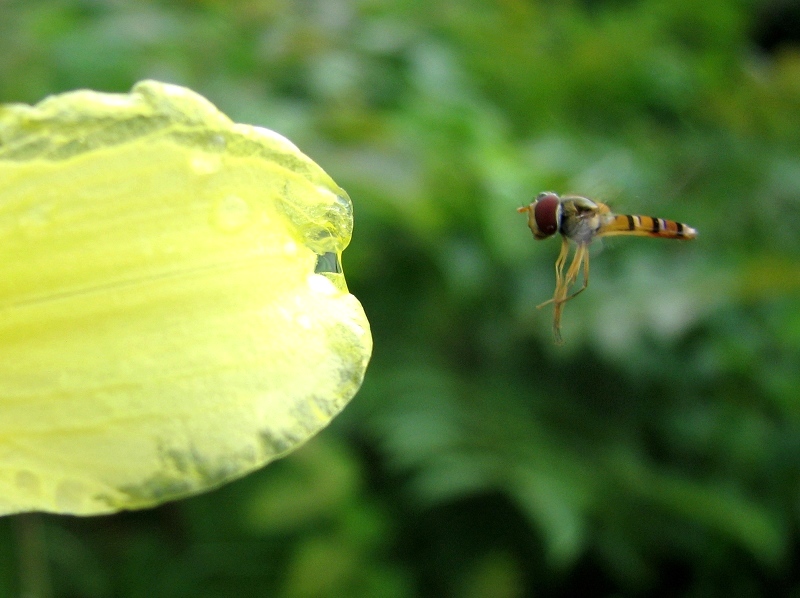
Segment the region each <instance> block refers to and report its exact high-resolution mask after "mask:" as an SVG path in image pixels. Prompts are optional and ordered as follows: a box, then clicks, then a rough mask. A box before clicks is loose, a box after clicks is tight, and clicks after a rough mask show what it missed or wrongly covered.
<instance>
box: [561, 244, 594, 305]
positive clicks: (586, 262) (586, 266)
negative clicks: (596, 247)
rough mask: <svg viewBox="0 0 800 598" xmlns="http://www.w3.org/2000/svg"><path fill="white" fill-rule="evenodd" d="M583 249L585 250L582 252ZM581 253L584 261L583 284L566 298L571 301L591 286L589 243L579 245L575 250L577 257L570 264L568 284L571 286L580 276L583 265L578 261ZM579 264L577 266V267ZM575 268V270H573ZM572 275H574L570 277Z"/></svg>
mask: <svg viewBox="0 0 800 598" xmlns="http://www.w3.org/2000/svg"><path fill="white" fill-rule="evenodd" d="M581 250H583V252H582V254H581ZM579 255H580V257H581V260H582V261H583V286H582V287H581V288H579V289H578V290H577V291H575V292H574V293H572V295H570V296H569V297H567V298H566V299H564V301H569V300H570V299H572V298H573V297H575V296H576V295H579V294H580V293H582V292H583V291H585V290H586V287H588V286H589V248H588V246H587V245H579V246H578V248H577V249H576V250H575V259H574V260H573V261H572V264H571V265H570V268H569V272H567V283H568V284H567V286H571V285H572V283H573V282H575V279H576V278H577V277H578V269H579V268H580V267H581V265H580V262H579V261H578V256H579ZM576 264H577V268H576V267H575V266H576ZM573 268H574V272H573ZM570 275H572V276H571V277H570Z"/></svg>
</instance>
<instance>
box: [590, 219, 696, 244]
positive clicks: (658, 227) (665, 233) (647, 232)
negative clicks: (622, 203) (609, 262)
mask: <svg viewBox="0 0 800 598" xmlns="http://www.w3.org/2000/svg"><path fill="white" fill-rule="evenodd" d="M597 235H598V236H601V235H603V236H611V235H638V236H642V237H661V238H662V239H694V238H695V237H696V236H697V231H696V230H695V229H693V228H692V227H691V226H688V225H686V224H682V223H680V222H675V221H674V220H666V219H664V218H652V217H650V216H634V215H630V214H619V215H615V216H614V219H613V220H611V221H610V222H609V223H608V224H605V225H603V226H601V227H600V230H598V231H597Z"/></svg>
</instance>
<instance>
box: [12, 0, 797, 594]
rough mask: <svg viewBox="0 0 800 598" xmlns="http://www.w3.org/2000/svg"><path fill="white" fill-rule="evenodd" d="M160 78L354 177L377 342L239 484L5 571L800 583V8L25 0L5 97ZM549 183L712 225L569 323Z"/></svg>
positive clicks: (631, 208) (505, 582)
mask: <svg viewBox="0 0 800 598" xmlns="http://www.w3.org/2000/svg"><path fill="white" fill-rule="evenodd" d="M143 78H157V79H161V80H166V81H170V82H174V83H179V84H183V85H187V86H189V87H191V88H193V89H195V90H197V91H198V92H200V93H202V94H203V95H205V96H206V97H208V98H209V99H211V100H212V101H213V102H214V103H215V104H217V106H219V107H220V108H221V109H222V110H223V111H224V112H226V113H227V114H228V115H229V116H231V118H233V119H234V120H237V121H240V122H248V123H254V124H260V125H264V126H267V127H269V128H272V129H275V130H277V131H279V132H281V133H283V134H284V135H286V136H287V137H289V138H290V139H292V140H293V141H294V142H295V143H296V144H297V145H298V146H299V147H300V148H301V149H302V150H303V151H305V152H306V153H307V154H309V155H310V156H311V157H312V158H313V159H315V160H316V161H317V162H318V163H319V164H320V165H322V166H323V168H325V169H326V170H327V171H328V172H329V173H330V174H331V175H332V176H333V178H334V179H335V180H336V181H337V182H338V183H339V184H340V185H342V186H343V187H344V188H346V189H347V190H348V191H349V193H350V195H351V196H352V198H353V200H354V204H355V209H356V230H355V236H354V240H353V243H352V245H351V247H350V248H349V249H348V250H347V252H346V253H345V255H344V260H345V263H344V267H345V273H346V275H347V277H348V282H349V286H350V288H351V290H352V291H353V292H354V294H356V295H357V296H358V297H359V299H360V300H361V302H362V303H363V304H364V306H365V309H366V311H367V314H368V316H369V317H370V321H371V323H372V327H373V334H374V338H375V354H374V358H373V362H372V364H371V366H370V369H369V371H368V373H367V378H366V381H365V383H364V386H363V388H362V390H361V392H360V393H359V395H358V396H357V397H356V399H355V400H354V401H353V403H352V404H351V405H350V406H349V407H348V409H347V410H346V411H345V413H344V414H343V415H342V416H340V418H338V419H337V420H336V421H335V422H334V424H333V425H332V427H331V428H330V429H329V430H327V431H325V432H324V433H323V434H321V436H320V437H318V438H317V439H315V440H313V441H312V442H310V443H309V444H308V446H306V447H305V448H303V449H301V450H300V451H299V452H297V453H296V454H294V455H292V456H290V457H288V458H286V459H284V460H283V461H281V462H279V463H276V464H274V465H271V466H269V467H267V468H266V469H264V470H263V471H261V472H258V473H257V474H254V475H251V476H249V477H247V478H245V479H243V480H241V481H239V482H236V483H233V484H230V485H228V486H226V487H224V488H221V489H219V490H218V491H215V492H213V493H210V494H207V495H204V496H199V497H196V498H193V499H190V500H186V501H182V502H180V503H174V504H170V505H166V506H164V507H161V508H158V509H154V510H151V511H145V512H141V513H131V514H121V515H117V516H113V517H103V518H94V519H70V518H58V517H39V516H33V517H34V519H33V520H31V516H23V517H16V518H5V519H3V520H0V595H16V594H18V593H19V592H21V591H22V590H23V589H24V588H23V586H24V585H25V584H26V581H25V580H26V579H30V578H31V577H32V576H31V574H30V571H28V569H30V568H31V567H35V566H36V558H35V555H36V554H41V552H42V551H44V559H43V560H44V562H45V564H44V566H43V567H42V569H44V568H46V569H47V570H49V586H50V589H51V591H52V595H53V596H59V597H60V596H87V597H100V596H145V595H146V596H149V597H158V596H170V597H176V596H177V597H180V596H287V597H293V598H294V597H298V598H305V597H313V596H320V597H321V596H326V597H327V596H333V597H336V596H342V597H345V596H346V597H357V596H381V597H384V596H386V597H393V596H397V597H401V596H458V597H465V598H473V597H474V598H479V597H484V596H491V597H498V598H502V597H513V596H529V595H552V596H572V595H612V594H617V595H694V596H728V595H737V596H748V595H752V596H763V595H798V592H800V571H798V569H797V565H796V563H797V562H798V560H800V533H798V529H799V528H800V126H798V123H799V122H800V121H798V115H800V8H798V7H797V4H796V3H790V2H781V1H779V0H775V1H768V0H765V1H759V0H707V1H704V2H694V3H693V2H685V1H684V0H644V1H640V2H633V1H630V0H583V1H578V0H572V1H567V2H561V3H551V2H546V1H544V0H540V1H536V0H527V1H525V0H494V1H490V0H485V1H480V0H463V1H456V0H426V1H423V0H234V1H230V0H205V1H200V0H197V1H192V0H183V1H178V2H166V1H162V2H156V1H144V0H141V1H132V2H123V1H121V0H41V1H38V2H28V1H24V0H16V1H15V0H6V1H5V2H1V3H0V101H4V102H7V101H25V102H35V101H38V100H39V99H41V98H42V97H43V96H45V95H47V94H50V93H56V92H61V91H64V90H68V89H74V88H79V87H90V88H95V89H99V90H104V91H126V90H128V89H129V88H130V87H131V85H132V84H133V83H134V82H135V81H137V80H139V79H143ZM544 189H552V190H555V191H557V192H563V193H568V192H571V193H580V194H582V195H587V196H589V197H592V198H596V199H599V200H601V201H606V202H610V203H611V204H612V206H613V207H614V208H615V209H616V210H617V211H621V212H632V213H637V212H639V213H643V214H652V215H656V216H661V217H666V218H673V219H677V220H681V221H683V222H686V223H689V224H690V225H692V226H694V227H696V228H697V229H698V230H699V231H700V237H699V238H698V240H697V241H695V242H692V243H672V242H661V241H653V240H642V239H631V240H627V239H624V240H619V241H611V242H607V243H605V247H604V248H603V250H602V251H600V252H596V253H597V255H596V256H595V258H594V259H593V260H592V280H591V284H590V287H589V290H588V291H587V292H586V293H584V294H582V295H581V296H580V298H578V299H576V300H575V301H573V302H571V303H570V304H569V305H568V306H567V307H566V310H565V316H564V336H565V339H566V343H567V344H566V345H565V346H564V347H555V346H554V345H553V343H552V339H551V323H550V318H551V313H550V312H549V311H548V310H547V309H543V310H536V309H535V307H534V306H535V305H536V304H538V303H539V302H541V301H543V300H545V299H547V298H548V297H549V296H550V295H551V294H552V290H553V285H554V275H553V262H554V260H555V257H556V255H557V253H558V246H557V245H558V243H557V242H555V241H552V242H550V243H541V244H540V243H534V241H533V239H532V237H531V235H530V232H529V231H528V229H527V227H526V226H525V221H524V218H522V217H521V216H520V215H519V214H517V213H516V211H515V208H516V207H517V206H519V205H522V204H524V203H527V202H528V201H530V198H531V197H532V196H533V195H535V194H536V193H537V192H539V191H541V190H544ZM31 538H33V539H35V538H39V539H40V541H41V546H43V547H44V548H41V549H40V550H39V552H38V553H37V550H36V549H35V545H36V542H31V541H30V540H31ZM31 545H34V548H31ZM35 577H36V576H35V575H33V578H35Z"/></svg>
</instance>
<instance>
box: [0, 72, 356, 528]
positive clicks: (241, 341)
mask: <svg viewBox="0 0 800 598" xmlns="http://www.w3.org/2000/svg"><path fill="white" fill-rule="evenodd" d="M351 232H352V205H351V202H350V199H349V198H348V196H347V194H346V193H345V192H344V191H342V190H341V189H340V188H339V187H338V186H336V184H335V183H334V182H333V181H332V180H331V179H330V177H328V176H327V175H326V174H325V173H324V172H323V171H322V169H320V168H319V167H318V166H317V165H316V164H315V163H314V162H312V161H311V160H310V159H309V158H308V157H306V156H305V155H303V154H302V153H300V151H299V150H298V149H297V148H296V147H295V146H294V145H292V144H291V143H290V142H289V141H287V140H286V139H284V138H283V137H281V136H279V135H277V134H276V133H273V132H271V131H268V130H266V129H261V128H257V127H250V126H246V125H237V124H234V123H232V122H231V121H230V120H229V119H228V118H227V117H226V116H225V115H223V114H221V113H220V112H219V111H217V110H216V108H214V107H213V106H212V105H211V104H210V103H209V102H208V101H207V100H205V99H204V98H202V97H200V96H199V95H197V94H195V93H194V92H192V91H190V90H188V89H184V88H181V87H177V86H174V85H167V84H162V83H158V82H155V81H145V82H141V83H139V84H138V85H136V86H135V87H134V88H133V90H132V91H131V93H130V94H128V95H116V94H101V93H96V92H92V91H78V92H72V93H67V94H63V95H60V96H54V97H50V98H47V99H45V100H44V101H42V102H41V103H39V104H38V105H36V106H25V105H7V106H4V107H2V108H0V514H5V513H13V512H19V511H31V510H42V511H50V512H58V513H74V514H82V515H87V514H95V513H107V512H112V511H116V510H119V509H131V508H139V507H144V506H148V505H152V504H156V503H159V502H163V501H166V500H170V499H174V498H177V497H181V496H185V495H187V494H192V493H196V492H200V491H202V490H205V489H208V488H210V487H213V486H216V485H219V484H221V483H223V482H225V481H227V480H230V479H233V478H236V477H239V476H242V475H244V474H245V473H247V472H249V471H251V470H253V469H255V468H258V467H260V466H262V465H264V464H265V463H267V462H269V461H270V460H272V459H275V458H276V457H279V456H281V455H283V454H285V453H287V452H288V451H290V450H292V449H294V448H296V447H297V446H298V445H299V444H301V443H303V442H304V441H305V440H307V439H308V438H309V437H310V436H311V435H313V434H314V433H316V432H317V431H318V430H320V429H321V428H322V427H324V426H325V425H326V424H327V423H328V422H329V421H330V419H331V418H332V417H333V416H334V415H336V414H337V413H338V412H339V411H340V410H341V409H342V408H343V407H344V406H345V404H346V403H347V402H348V401H349V400H350V398H351V397H352V396H353V394H355V392H356V391H357V390H358V387H359V386H360V384H361V380H362V377H363V375H364V370H365V368H366V365H367V362H368V360H369V356H370V352H371V348H372V341H371V336H370V333H369V324H368V322H367V320H366V317H365V315H364V312H363V310H362V308H361V305H360V304H359V303H358V301H357V300H356V299H355V297H353V296H352V295H350V294H348V293H347V288H346V286H345V282H344V278H343V275H342V274H341V269H340V267H339V256H340V255H341V252H342V251H343V250H344V248H345V247H346V246H347V244H348V242H349V241H350V235H351ZM318 262H319V263H320V264H325V263H327V264H328V266H326V267H325V268H323V270H327V271H324V272H320V273H315V271H316V270H318V268H317V265H318Z"/></svg>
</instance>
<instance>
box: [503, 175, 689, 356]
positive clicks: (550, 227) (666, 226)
mask: <svg viewBox="0 0 800 598" xmlns="http://www.w3.org/2000/svg"><path fill="white" fill-rule="evenodd" d="M517 211H518V212H520V213H521V214H524V213H526V212H527V214H528V227H529V228H530V229H531V232H532V233H533V236H534V238H535V239H537V240H541V239H546V238H547V237H550V236H552V235H554V234H555V233H557V232H558V233H561V253H559V254H558V259H557V260H556V290H555V293H553V298H552V299H548V300H547V301H545V302H544V303H542V304H540V305H537V306H536V307H537V308H541V307H544V306H545V305H547V304H549V303H552V304H553V305H554V310H553V336H554V337H555V342H556V344H559V345H560V344H561V343H563V340H562V338H561V313H562V311H563V309H564V304H565V303H566V302H567V301H569V300H570V299H572V298H573V297H575V296H576V295H578V294H579V293H581V292H582V291H584V290H585V289H586V287H587V286H588V284H589V251H588V247H589V243H591V242H592V241H593V240H594V239H595V238H597V237H609V236H611V235H635V236H640V237H660V238H662V239H694V238H695V237H696V236H697V231H696V230H695V229H693V228H692V227H691V226H687V225H685V224H681V223H680V222H675V221H674V220H665V219H663V218H651V217H650V216H632V215H628V214H614V213H613V212H612V211H611V209H610V208H609V207H608V206H607V205H606V204H604V203H600V202H599V201H592V200H591V199H587V198H586V197H581V196H579V195H565V196H564V197H559V196H558V195H556V194H555V193H553V192H552V191H544V192H542V193H540V194H539V195H537V196H536V199H535V200H534V201H533V203H531V204H530V205H527V206H523V207H521V208H517ZM570 241H574V242H575V244H576V246H577V247H576V249H575V256H574V257H573V258H572V263H571V264H570V266H569V268H568V269H567V274H566V276H565V275H564V266H565V265H566V263H567V256H568V255H569V242H570ZM581 265H583V286H581V288H579V289H578V290H577V291H575V292H574V293H572V294H571V295H568V293H569V289H570V288H571V287H572V285H573V284H575V281H576V279H577V278H578V272H579V271H580V269H581Z"/></svg>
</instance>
